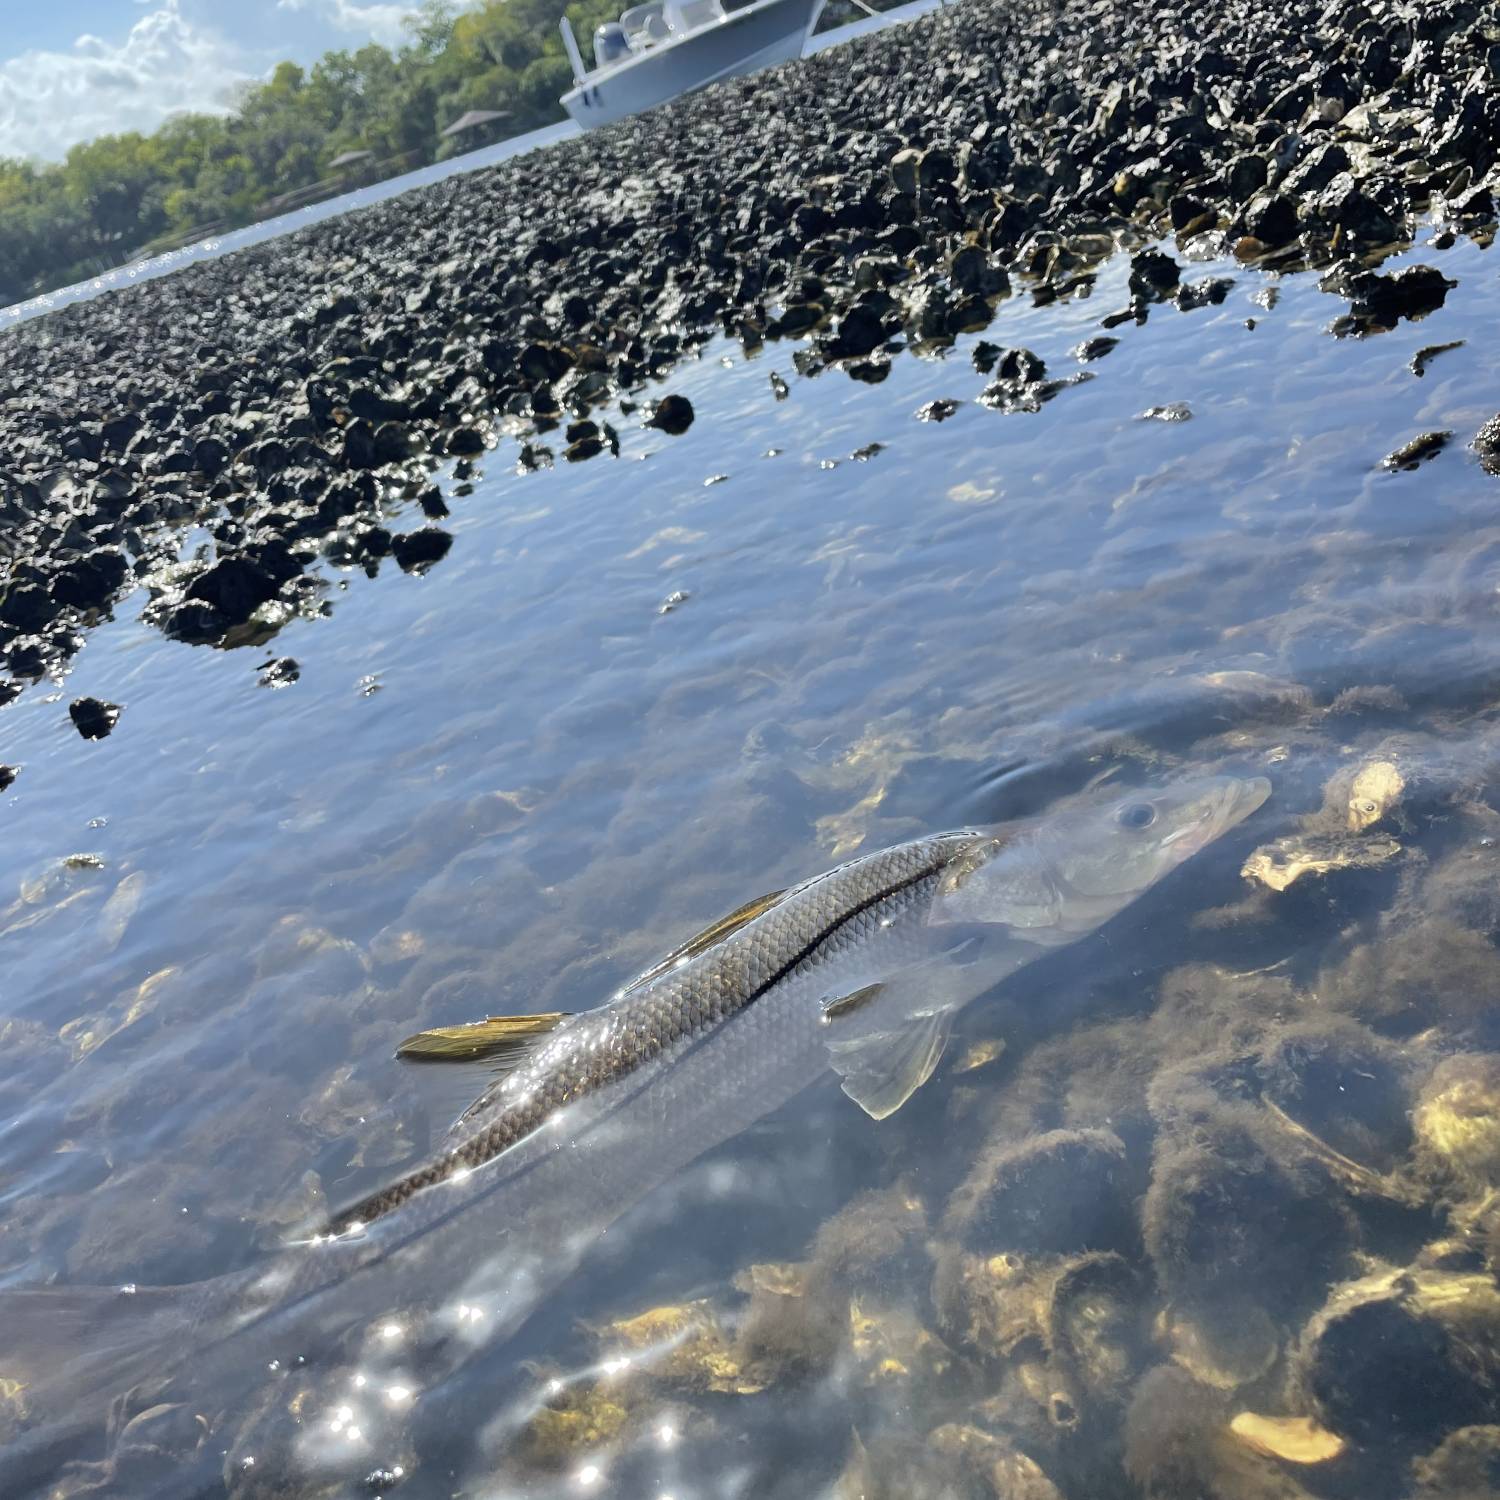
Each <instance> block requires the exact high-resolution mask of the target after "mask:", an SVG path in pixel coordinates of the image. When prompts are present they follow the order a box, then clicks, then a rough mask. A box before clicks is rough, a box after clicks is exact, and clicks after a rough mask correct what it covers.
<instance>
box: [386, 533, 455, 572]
mask: <svg viewBox="0 0 1500 1500" xmlns="http://www.w3.org/2000/svg"><path fill="white" fill-rule="evenodd" d="M452 545H453V538H452V536H450V535H449V534H448V532H446V531H444V530H442V528H441V527H438V526H424V527H422V529H421V530H420V531H409V532H406V533H405V534H404V535H402V536H395V537H392V538H391V551H392V552H393V553H394V554H395V558H396V563H397V566H398V567H400V569H401V571H402V572H403V573H425V572H426V571H427V570H428V569H429V568H430V567H431V566H432V565H433V564H434V563H435V562H438V561H440V560H441V559H442V558H444V557H446V556H447V555H448V549H449V548H450V547H452Z"/></svg>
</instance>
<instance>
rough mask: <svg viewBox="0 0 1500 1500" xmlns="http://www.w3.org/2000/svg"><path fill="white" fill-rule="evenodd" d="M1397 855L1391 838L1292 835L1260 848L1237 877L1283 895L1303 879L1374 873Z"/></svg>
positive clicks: (1395, 843)
mask: <svg viewBox="0 0 1500 1500" xmlns="http://www.w3.org/2000/svg"><path fill="white" fill-rule="evenodd" d="M1400 852H1401V845H1400V844H1398V843H1397V842H1396V840H1395V839H1392V838H1373V839H1360V838H1354V837H1351V836H1349V835H1345V834H1322V835H1318V834H1295V833H1294V834H1288V835H1287V836H1286V837H1285V838H1279V839H1276V840H1274V841H1273V842H1272V843H1269V844H1265V845H1262V847H1261V848H1259V849H1257V850H1256V851H1255V852H1254V853H1253V854H1252V855H1250V857H1249V858H1248V859H1246V861H1245V863H1244V865H1243V866H1242V867H1241V869H1240V874H1241V875H1243V876H1244V877H1245V879H1247V880H1258V881H1259V882H1260V883H1261V884H1262V885H1264V886H1267V887H1268V888H1269V889H1271V890H1273V891H1284V890H1286V888H1287V887H1288V886H1290V885H1292V884H1294V883H1295V882H1296V881H1298V880H1301V879H1302V878H1303V877H1304V876H1309V875H1312V876H1324V875H1329V874H1331V873H1332V872H1333V871H1335V870H1373V869H1378V868H1379V867H1380V866H1381V865H1384V864H1386V863H1387V862H1388V861H1389V860H1392V859H1394V858H1395V857H1396V855H1398V854H1399V853H1400Z"/></svg>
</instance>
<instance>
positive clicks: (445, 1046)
mask: <svg viewBox="0 0 1500 1500" xmlns="http://www.w3.org/2000/svg"><path fill="white" fill-rule="evenodd" d="M567 1019H568V1016H567V1013H566V1012H564V1011H551V1012H548V1013H547V1014H546V1015H539V1016H489V1017H487V1018H486V1019H485V1020H483V1021H471V1022H469V1023H468V1024H467V1025H464V1026H437V1027H434V1028H433V1029H432V1030H431V1031H419V1032H417V1034H416V1035H415V1036H409V1037H407V1039H406V1040H405V1041H404V1042H402V1043H401V1045H400V1046H399V1047H397V1048H396V1056H397V1057H399V1058H400V1059H401V1060H402V1061H403V1062H406V1063H409V1064H413V1065H414V1066H413V1067H412V1077H413V1079H414V1080H415V1081H416V1082H417V1084H418V1087H419V1089H420V1091H421V1093H422V1096H423V1098H424V1099H425V1100H426V1103H427V1107H428V1108H429V1109H430V1110H431V1111H432V1113H433V1115H434V1116H435V1117H436V1118H439V1119H443V1120H447V1121H451V1122H452V1123H453V1125H457V1124H458V1123H459V1122H460V1121H462V1120H464V1119H466V1118H467V1117H468V1116H469V1115H470V1114H471V1113H473V1111H474V1110H475V1109H476V1108H477V1107H478V1106H479V1105H480V1104H482V1103H483V1102H484V1101H485V1099H486V1098H487V1097H488V1096H489V1093H490V1090H491V1089H493V1088H494V1087H495V1085H496V1083H498V1082H499V1081H500V1079H502V1078H504V1077H505V1076H506V1075H507V1074H508V1073H513V1072H514V1071H515V1070H516V1069H517V1068H519V1067H522V1066H523V1065H524V1064H525V1063H526V1062H527V1061H528V1060H529V1059H530V1058H531V1057H532V1056H534V1055H535V1053H536V1051H537V1050H538V1048H540V1047H541V1046H542V1045H543V1043H545V1042H546V1041H547V1039H548V1038H549V1037H550V1036H551V1035H552V1033H553V1032H554V1031H556V1030H557V1028H558V1027H559V1026H561V1025H562V1023H563V1022H564V1021H566V1020H567ZM439 1063H440V1064H442V1066H441V1067H438V1066H429V1064H439ZM450 1128H451V1127H450Z"/></svg>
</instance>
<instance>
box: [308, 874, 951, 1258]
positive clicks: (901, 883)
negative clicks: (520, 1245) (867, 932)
mask: <svg viewBox="0 0 1500 1500" xmlns="http://www.w3.org/2000/svg"><path fill="white" fill-rule="evenodd" d="M958 852H962V851H958V850H955V851H945V852H944V853H943V854H942V855H940V856H938V857H937V858H934V859H933V860H932V861H931V862H929V863H928V864H926V865H924V866H923V867H922V868H921V869H919V870H916V871H914V872H913V873H912V874H910V875H908V876H906V877H905V878H904V879H902V880H898V881H895V882H893V883H892V884H890V885H888V886H883V887H882V888H881V889H880V890H878V891H876V892H874V893H873V894H872V895H870V896H867V897H866V898H865V899H864V900H863V901H861V902H860V903H859V904H858V905H856V906H851V907H850V908H849V909H848V910H847V911H846V912H843V913H842V914H841V915H840V916H838V917H836V918H835V919H834V920H832V921H830V922H829V923H828V924H827V925H826V926H824V927H823V928H822V929H821V930H820V931H819V932H818V933H816V934H815V935H814V936H813V937H812V938H811V939H810V940H809V941H808V942H807V943H806V944H804V945H803V947H802V948H801V949H799V950H798V952H797V953H795V954H793V955H792V957H791V958H790V959H788V960H787V962H786V963H784V964H783V965H782V966H781V967H780V968H779V969H777V971H776V972H775V973H774V974H773V975H771V977H770V978H769V979H767V980H765V981H764V982H763V983H762V984H760V985H759V986H757V987H756V988H755V989H754V990H752V991H751V992H750V994H748V995H747V996H746V997H745V998H744V999H743V1000H742V1001H741V1002H740V1003H739V1004H738V1005H737V1006H735V1008H734V1010H733V1011H732V1012H730V1014H729V1015H728V1016H726V1017H724V1018H723V1020H721V1021H720V1022H719V1023H718V1025H716V1026H712V1027H705V1028H703V1029H702V1031H701V1032H700V1034H699V1035H698V1036H697V1037H695V1038H693V1040H692V1041H691V1043H690V1044H689V1046H688V1047H687V1048H685V1049H684V1053H687V1052H689V1051H692V1050H693V1049H694V1048H696V1047H698V1046H700V1045H701V1044H702V1043H703V1042H704V1041H706V1040H707V1038H708V1037H709V1036H710V1035H713V1034H715V1033H716V1032H717V1031H718V1027H719V1026H721V1025H723V1024H724V1022H725V1021H729V1020H732V1019H733V1017H734V1016H736V1015H739V1014H741V1013H743V1012H744V1011H746V1010H748V1009H749V1007H750V1006H752V1005H754V1004H755V1002H756V1001H757V1000H759V999H760V998H761V997H762V996H763V995H765V994H767V993H769V991H771V990H772V989H774V988H775V987H776V986H777V985H778V984H780V983H781V982H782V980H784V979H785V978H786V977H787V976H788V975H789V974H790V973H792V972H793V971H794V970H795V969H796V968H797V967H798V966H799V965H800V964H803V963H805V962H806V961H807V960H808V959H810V958H811V957H812V956H813V955H814V954H815V953H816V952H817V951H818V949H819V948H821V947H822V946H823V945H824V944H825V943H826V942H828V941H829V939H830V938H832V937H834V936H835V935H836V934H837V933H838V932H839V931H840V930H841V929H842V928H843V927H845V926H847V925H848V924H849V923H850V922H852V921H854V920H855V919H856V918H857V917H860V916H863V915H864V913H865V912H867V911H869V910H870V908H871V907H874V906H879V905H880V904H881V902H883V901H889V900H890V899H891V898H892V897H893V896H899V895H900V894H901V892H902V891H906V890H910V889H911V887H912V886H914V885H920V884H921V883H922V881H924V880H930V879H931V878H932V877H933V876H934V875H937V874H940V873H941V872H942V871H943V869H944V868H945V867H946V866H948V865H949V864H951V863H952V861H953V858H954V855H955V854H956V853H958ZM830 873H832V872H830ZM585 1014H586V1012H585ZM646 1061H649V1059H647V1058H638V1059H636V1060H635V1062H634V1063H633V1065H632V1066H631V1067H629V1068H626V1069H623V1070H622V1071H621V1072H619V1073H617V1074H615V1075H614V1077H612V1078H611V1079H609V1080H608V1081H609V1082H611V1083H614V1082H617V1081H619V1080H622V1079H625V1078H628V1077H629V1076H630V1075H631V1073H633V1072H635V1071H636V1070H637V1069H638V1068H639V1067H640V1065H641V1064H642V1063H643V1062H646ZM622 1102H623V1101H622ZM497 1123H498V1122H497ZM540 1128H541V1124H540V1123H538V1124H537V1125H534V1126H533V1127H532V1128H531V1129H530V1130H528V1131H526V1132H525V1133H524V1134H522V1135H518V1136H516V1137H514V1138H513V1139H510V1140H507V1141H504V1142H503V1143H502V1144H500V1145H498V1146H497V1147H496V1149H495V1150H494V1151H492V1152H491V1153H490V1154H489V1155H487V1156H482V1157H480V1158H478V1159H477V1160H475V1161H470V1160H467V1159H466V1158H465V1157H463V1156H462V1155H461V1154H460V1153H461V1151H462V1149H463V1147H462V1146H459V1147H456V1148H454V1150H452V1151H450V1152H448V1153H447V1154H446V1155H445V1156H444V1157H442V1158H441V1159H440V1160H439V1161H438V1162H434V1163H430V1164H429V1165H427V1166H425V1167H423V1168H421V1169H420V1170H419V1171H417V1172H414V1173H412V1174H411V1175H410V1176H408V1177H401V1178H397V1179H396V1181H395V1182H392V1183H389V1184H388V1185H387V1186H385V1187H383V1188H381V1189H379V1190H378V1191H376V1192H373V1193H370V1194H368V1195H367V1196H366V1197H365V1198H363V1199H361V1200H360V1201H359V1202H358V1203H355V1204H353V1205H352V1206H350V1207H349V1208H346V1209H344V1210H343V1211H342V1212H340V1213H338V1214H335V1215H333V1216H332V1217H331V1218H330V1219H329V1221H328V1229H327V1231H326V1232H327V1233H329V1234H341V1233H343V1232H344V1231H345V1230H347V1229H350V1228H352V1227H353V1226H354V1225H356V1224H358V1225H359V1226H360V1227H361V1228H365V1227H367V1226H369V1225H371V1224H374V1223H375V1222H376V1221H378V1220H379V1219H382V1218H384V1217H385V1216H386V1215H388V1214H391V1213H393V1212H395V1210H396V1209H398V1208H401V1207H403V1206H404V1205H405V1204H406V1203H409V1202H410V1201H411V1199H412V1198H414V1197H416V1195H417V1194H418V1193H420V1192H422V1191H423V1190H424V1189H425V1188H429V1187H436V1186H438V1185H440V1184H441V1183H444V1182H448V1181H451V1180H452V1179H453V1178H454V1177H455V1176H456V1175H457V1174H458V1173H460V1172H464V1173H467V1172H471V1171H476V1170H478V1169H479V1168H480V1167H483V1166H488V1165H489V1163H490V1162H492V1161H494V1160H495V1159H496V1158H497V1157H500V1156H503V1155H504V1154H505V1153H506V1151H508V1150H509V1149H510V1148H511V1147H512V1146H518V1145H520V1143H521V1142H522V1141H524V1140H526V1139H527V1137H528V1136H530V1135H532V1134H534V1133H535V1132H536V1131H537V1130H539V1129H540ZM417 1178H423V1179H425V1180H423V1181H420V1182H419V1181H416V1179H417Z"/></svg>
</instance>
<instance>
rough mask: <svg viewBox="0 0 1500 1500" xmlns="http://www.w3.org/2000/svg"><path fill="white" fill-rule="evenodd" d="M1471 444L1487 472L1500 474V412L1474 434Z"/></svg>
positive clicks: (1481, 465)
mask: <svg viewBox="0 0 1500 1500" xmlns="http://www.w3.org/2000/svg"><path fill="white" fill-rule="evenodd" d="M1471 446H1472V447H1473V449H1474V452H1475V453H1476V454H1477V455H1478V458H1479V464H1480V467H1481V468H1482V469H1483V470H1484V471H1485V473H1486V474H1500V413H1497V414H1496V415H1495V416H1493V417H1491V418H1490V419H1489V421H1488V422H1486V423H1485V424H1484V426H1483V427H1481V428H1480V429H1479V431H1478V432H1476V433H1475V434H1474V441H1473V444H1472V445H1471Z"/></svg>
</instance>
